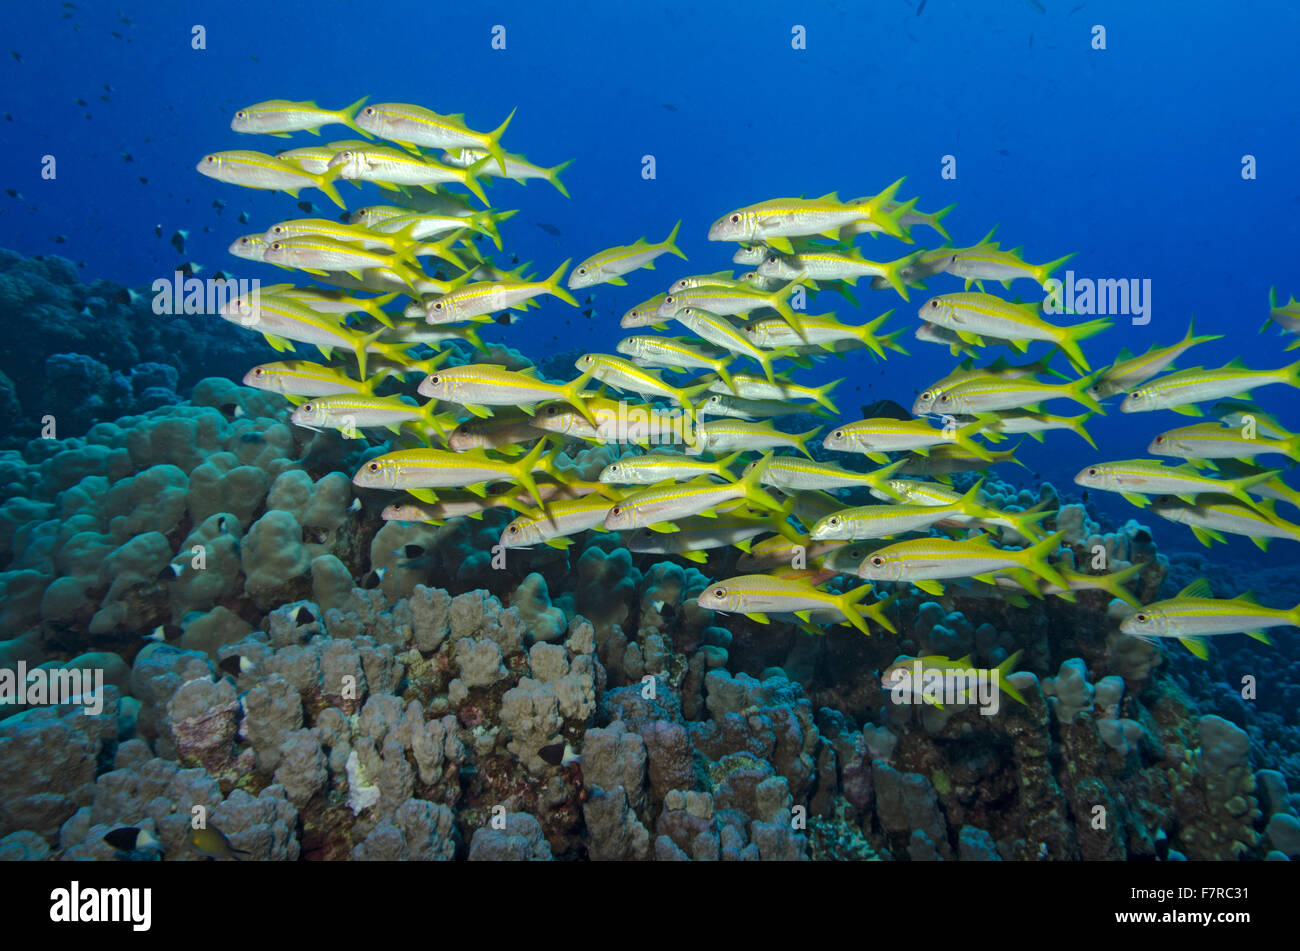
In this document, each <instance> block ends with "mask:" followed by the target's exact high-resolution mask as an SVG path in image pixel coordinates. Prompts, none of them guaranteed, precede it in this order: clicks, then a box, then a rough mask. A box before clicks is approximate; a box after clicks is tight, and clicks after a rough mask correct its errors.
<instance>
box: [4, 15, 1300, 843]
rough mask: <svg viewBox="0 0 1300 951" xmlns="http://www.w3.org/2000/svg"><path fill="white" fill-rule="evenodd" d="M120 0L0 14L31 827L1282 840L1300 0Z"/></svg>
mask: <svg viewBox="0 0 1300 951" xmlns="http://www.w3.org/2000/svg"><path fill="white" fill-rule="evenodd" d="M111 6H112V8H111V9H110V7H109V6H100V5H91V4H88V3H81V2H63V3H59V4H54V3H51V4H45V5H40V6H38V7H34V8H29V9H24V10H23V11H21V12H19V13H15V14H14V15H13V17H12V18H11V21H12V22H11V24H10V26H11V31H10V33H9V35H8V37H7V39H8V42H9V43H10V44H11V46H12V49H11V50H10V55H9V56H8V57H6V58H5V60H4V62H3V66H0V69H3V71H4V81H5V88H7V89H9V90H10V92H11V95H10V97H8V99H7V103H6V106H5V113H4V115H3V117H2V118H0V123H2V125H0V128H3V129H4V131H5V133H6V135H5V139H6V143H7V144H8V146H9V147H8V148H6V149H5V150H3V151H0V169H2V170H3V179H4V181H3V183H2V184H3V186H4V187H5V195H4V196H3V197H0V223H2V225H3V242H0V243H2V244H3V246H4V248H5V250H0V328H2V329H3V337H2V338H0V408H2V409H3V412H4V417H5V420H6V425H5V427H4V429H3V431H0V438H2V439H3V444H2V445H0V858H4V859H9V860H19V859H25V860H42V859H102V860H108V861H132V862H153V861H190V860H203V861H206V860H225V861H234V860H241V861H249V860H254V859H257V860H283V861H296V860H347V859H357V860H405V859H416V860H425V859H446V860H453V859H456V860H551V859H555V860H581V859H591V860H675V859H694V860H719V859H721V860H769V861H770V860H777V861H791V860H808V859H811V860H866V859H872V860H902V861H925V860H938V859H943V860H951V859H958V860H974V861H989V860H1007V861H1042V860H1058V861H1072V860H1131V859H1153V860H1162V861H1166V860H1177V859H1192V860H1237V859H1254V860H1266V859H1267V860H1288V859H1295V858H1298V857H1300V721H1298V719H1297V718H1298V717H1300V714H1298V713H1297V711H1298V710H1300V647H1298V646H1297V643H1298V642H1297V631H1296V628H1297V626H1300V560H1297V557H1296V556H1297V553H1298V552H1300V478H1298V477H1297V476H1296V475H1295V474H1294V471H1293V470H1294V467H1295V465H1296V463H1297V462H1300V413H1297V412H1296V406H1297V391H1298V390H1300V304H1297V302H1296V298H1295V295H1296V294H1297V293H1300V275H1298V274H1297V271H1296V267H1295V256H1296V250H1297V246H1298V243H1297V238H1298V235H1297V223H1296V222H1297V214H1296V210H1297V207H1300V206H1298V205H1297V201H1300V186H1298V185H1297V178H1296V175H1295V168H1294V163H1295V155H1296V151H1297V145H1298V144H1300V133H1298V131H1297V128H1296V118H1295V111H1294V106H1293V104H1294V102H1296V101H1297V99H1300V89H1297V86H1298V85H1300V83H1298V82H1297V78H1296V75H1295V71H1294V70H1288V69H1285V68H1284V67H1283V66H1282V64H1284V63H1286V62H1288V61H1289V56H1290V54H1291V52H1292V50H1293V49H1294V40H1295V37H1296V35H1297V29H1296V27H1297V20H1298V19H1300V13H1298V12H1297V11H1296V10H1294V9H1292V8H1291V7H1289V6H1287V5H1285V4H1280V3H1260V4H1249V5H1247V6H1249V7H1250V8H1251V11H1252V12H1251V14H1250V15H1245V13H1244V12H1243V13H1235V12H1234V13H1230V12H1229V8H1228V7H1227V6H1225V5H1222V4H1216V3H1209V2H1193V3H1182V4H1167V3H1150V4H1124V3H1113V2H1101V0H1069V2H1058V0H1041V2H1040V0H1027V2H1023V3H1016V2H1007V3H1001V4H991V3H990V4H986V3H956V2H950V0H872V2H869V3H849V2H839V3H825V4H812V5H805V4H795V5H791V4H781V3H775V2H771V0H761V2H747V3H708V4H703V5H695V6H691V5H680V4H650V5H611V4H597V3H585V2H582V3H579V2H573V3H557V4H549V5H543V4H522V3H496V4H490V5H485V4H477V3H470V4H460V5H455V6H449V7H446V8H443V7H439V8H438V9H437V10H436V11H435V10H433V9H432V8H430V7H429V6H428V5H427V4H417V3H409V2H395V3H390V4H385V5H384V7H383V8H382V16H381V15H380V11H377V10H376V9H375V8H374V7H373V6H372V5H367V4H361V3H351V2H339V0H324V2H321V3H318V4H314V5H312V6H311V12H310V15H307V12H306V8H305V7H303V6H302V5H297V4H265V5H261V6H258V7H257V8H256V11H254V10H252V9H251V8H249V7H248V6H247V5H246V4H236V3H231V2H224V0H223V2H203V3H178V4H160V3H136V4H131V3H123V4H121V5H120V6H119V5H111ZM1292 786H1295V787H1296V791H1294V792H1293V791H1292V790H1291V787H1292Z"/></svg>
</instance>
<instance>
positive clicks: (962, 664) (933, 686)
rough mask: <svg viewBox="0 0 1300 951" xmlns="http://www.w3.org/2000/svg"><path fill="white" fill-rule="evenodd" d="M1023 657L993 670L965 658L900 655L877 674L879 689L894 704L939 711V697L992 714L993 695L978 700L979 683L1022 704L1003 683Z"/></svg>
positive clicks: (1012, 688) (1011, 687) (1014, 656)
mask: <svg viewBox="0 0 1300 951" xmlns="http://www.w3.org/2000/svg"><path fill="white" fill-rule="evenodd" d="M1023 653H1024V651H1016V652H1015V653H1014V654H1012V655H1011V656H1010V657H1008V658H1007V659H1006V660H1004V661H1003V662H1002V663H1000V664H998V666H997V667H996V668H994V669H993V670H985V669H983V668H979V667H975V666H973V665H972V663H971V659H970V656H969V655H967V656H966V657H961V658H958V659H957V660H952V659H950V658H948V657H945V656H944V655H943V654H931V655H929V656H926V657H908V656H906V655H903V656H901V657H899V658H897V659H896V660H895V661H894V662H893V663H892V664H890V665H889V666H888V667H886V668H885V669H884V670H883V671H881V673H880V686H881V687H882V688H884V689H885V690H887V691H888V692H889V693H890V695H891V696H892V698H893V699H894V702H895V703H900V702H901V703H919V704H927V705H929V706H932V707H934V708H935V709H937V710H943V709H944V705H943V702H942V701H941V700H940V699H939V698H940V697H943V698H944V699H952V700H954V701H955V705H957V706H961V705H975V704H979V705H981V706H984V705H988V709H990V710H991V711H992V712H993V713H996V712H997V708H998V702H997V694H996V693H993V692H992V691H989V693H990V694H991V696H983V697H981V696H980V694H981V692H982V690H981V687H980V683H981V680H983V681H985V682H987V681H992V683H993V684H995V685H996V687H997V689H998V690H1000V691H1001V692H1002V693H1005V694H1006V695H1007V696H1008V697H1010V698H1011V699H1012V700H1015V701H1016V702H1017V703H1022V704H1023V703H1025V698H1024V697H1023V696H1022V695H1021V693H1020V691H1019V690H1017V689H1016V687H1015V685H1014V684H1012V683H1011V682H1010V681H1008V680H1007V677H1008V676H1009V675H1010V674H1011V672H1012V671H1014V670H1015V669H1016V661H1018V660H1019V659H1020V655H1021V654H1023ZM954 694H955V695H956V696H953V695H954Z"/></svg>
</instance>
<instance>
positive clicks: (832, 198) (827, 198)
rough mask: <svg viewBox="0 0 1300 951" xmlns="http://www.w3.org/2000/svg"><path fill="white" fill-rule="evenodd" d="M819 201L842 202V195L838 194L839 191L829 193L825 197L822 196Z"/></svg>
mask: <svg viewBox="0 0 1300 951" xmlns="http://www.w3.org/2000/svg"><path fill="white" fill-rule="evenodd" d="M817 200H818V201H839V200H840V193H839V192H837V191H835V192H827V193H826V194H825V195H822V196H821V197H820V198H818V199H817Z"/></svg>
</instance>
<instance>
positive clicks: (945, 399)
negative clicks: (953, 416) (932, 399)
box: [939, 395, 952, 403]
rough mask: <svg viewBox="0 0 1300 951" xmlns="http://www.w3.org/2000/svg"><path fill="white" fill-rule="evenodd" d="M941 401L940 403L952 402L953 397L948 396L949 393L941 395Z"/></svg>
mask: <svg viewBox="0 0 1300 951" xmlns="http://www.w3.org/2000/svg"><path fill="white" fill-rule="evenodd" d="M939 402H940V403H950V402H952V397H951V396H947V395H945V396H941V397H939Z"/></svg>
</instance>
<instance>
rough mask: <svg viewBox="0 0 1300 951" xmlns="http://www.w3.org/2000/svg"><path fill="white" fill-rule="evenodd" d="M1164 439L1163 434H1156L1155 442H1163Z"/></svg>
mask: <svg viewBox="0 0 1300 951" xmlns="http://www.w3.org/2000/svg"><path fill="white" fill-rule="evenodd" d="M1164 441H1165V437H1164V436H1157V437H1156V442H1164Z"/></svg>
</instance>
